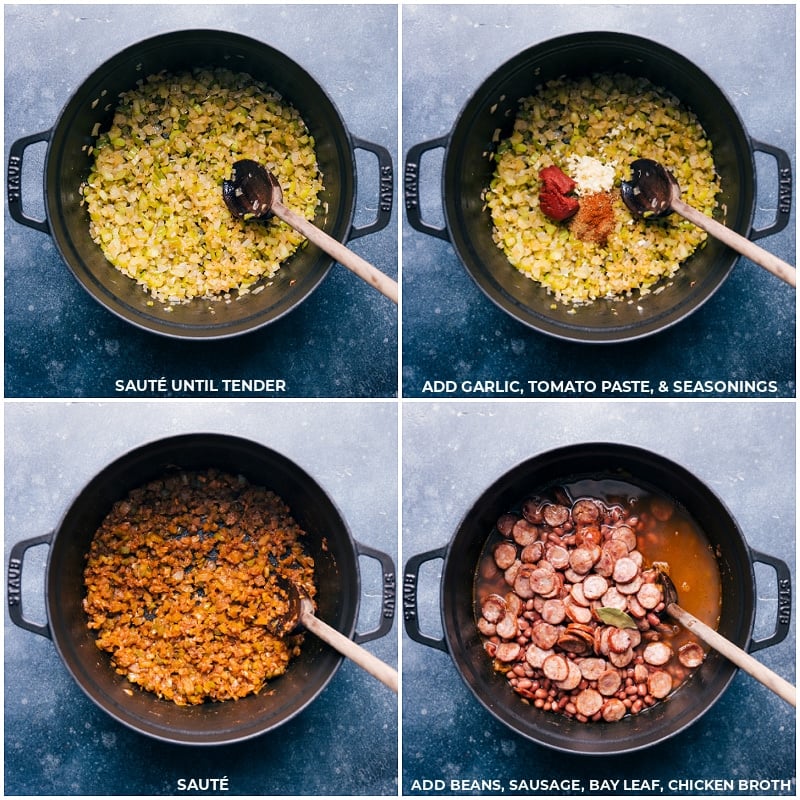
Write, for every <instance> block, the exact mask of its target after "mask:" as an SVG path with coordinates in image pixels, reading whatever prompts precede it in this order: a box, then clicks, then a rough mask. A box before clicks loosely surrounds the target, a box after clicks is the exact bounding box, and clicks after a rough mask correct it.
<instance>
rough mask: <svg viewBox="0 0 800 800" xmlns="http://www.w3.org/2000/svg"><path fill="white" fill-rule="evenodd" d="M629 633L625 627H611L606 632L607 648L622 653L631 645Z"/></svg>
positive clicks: (611, 651)
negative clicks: (607, 632)
mask: <svg viewBox="0 0 800 800" xmlns="http://www.w3.org/2000/svg"><path fill="white" fill-rule="evenodd" d="M632 646H633V645H632V642H631V635H630V632H629V631H628V630H626V629H625V628H612V629H611V633H609V634H608V649H609V652H610V653H624V652H625V651H626V650H627V649H628V648H629V647H632Z"/></svg>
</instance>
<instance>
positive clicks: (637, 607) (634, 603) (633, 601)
mask: <svg viewBox="0 0 800 800" xmlns="http://www.w3.org/2000/svg"><path fill="white" fill-rule="evenodd" d="M628 613H629V614H630V615H631V616H632V617H635V618H636V619H642V618H643V617H645V616H646V615H647V609H646V608H644V607H643V606H642V604H641V603H640V602H639V599H638V597H636V596H635V595H629V596H628Z"/></svg>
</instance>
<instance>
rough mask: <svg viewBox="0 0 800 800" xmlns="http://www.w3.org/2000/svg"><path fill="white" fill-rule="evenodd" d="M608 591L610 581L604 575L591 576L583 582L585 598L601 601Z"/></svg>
mask: <svg viewBox="0 0 800 800" xmlns="http://www.w3.org/2000/svg"><path fill="white" fill-rule="evenodd" d="M607 591H608V581H607V580H606V579H605V578H604V577H603V576H602V575H589V576H588V577H587V578H586V580H585V581H584V582H583V596H584V597H585V598H586V599H587V600H599V599H600V598H601V597H602V596H603V595H604V594H605V593H606V592H607Z"/></svg>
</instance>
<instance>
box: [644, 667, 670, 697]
mask: <svg viewBox="0 0 800 800" xmlns="http://www.w3.org/2000/svg"><path fill="white" fill-rule="evenodd" d="M647 689H648V691H649V692H650V694H651V695H653V697H655V698H658V699H659V700H661V699H662V698H664V697H666V696H667V695H668V694H669V693H670V692H671V691H672V676H671V675H670V674H669V673H668V672H665V671H664V670H663V669H655V670H653V671H652V672H651V673H650V675H649V677H648V678H647Z"/></svg>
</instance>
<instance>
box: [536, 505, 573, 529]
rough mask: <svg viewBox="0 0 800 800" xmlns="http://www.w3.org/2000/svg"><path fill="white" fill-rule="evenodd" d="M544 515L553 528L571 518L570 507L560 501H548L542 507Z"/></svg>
mask: <svg viewBox="0 0 800 800" xmlns="http://www.w3.org/2000/svg"><path fill="white" fill-rule="evenodd" d="M542 516H543V517H544V521H545V522H546V523H547V524H548V525H549V526H550V527H551V528H557V527H558V526H559V525H563V524H564V523H565V522H566V521H567V520H568V519H569V509H568V508H567V507H566V506H563V505H561V504H560V503H559V504H556V503H548V504H546V505H545V506H543V507H542Z"/></svg>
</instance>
